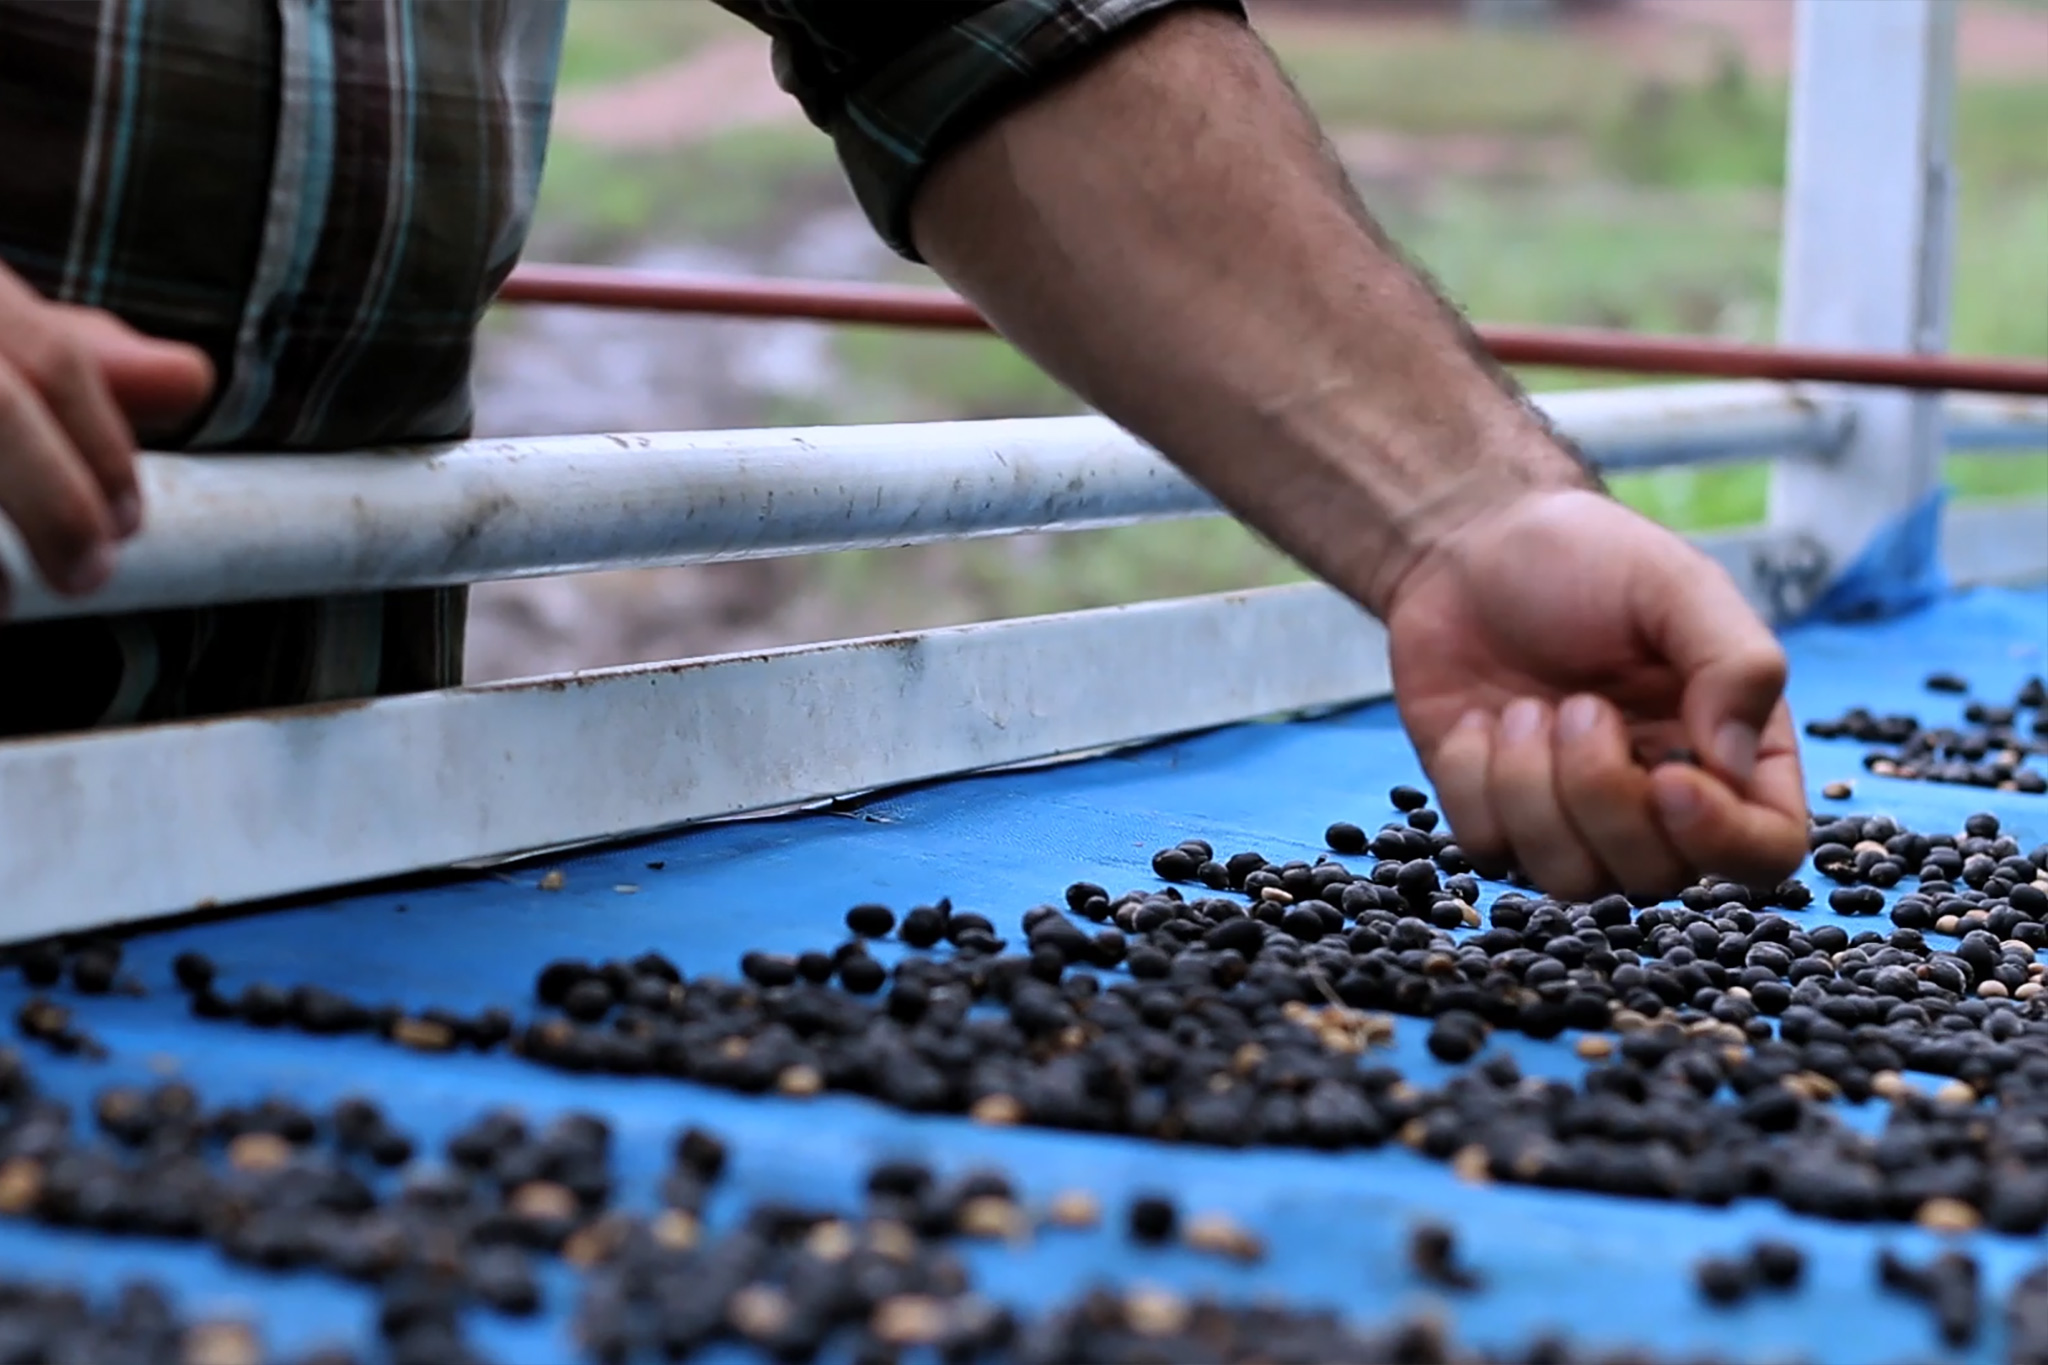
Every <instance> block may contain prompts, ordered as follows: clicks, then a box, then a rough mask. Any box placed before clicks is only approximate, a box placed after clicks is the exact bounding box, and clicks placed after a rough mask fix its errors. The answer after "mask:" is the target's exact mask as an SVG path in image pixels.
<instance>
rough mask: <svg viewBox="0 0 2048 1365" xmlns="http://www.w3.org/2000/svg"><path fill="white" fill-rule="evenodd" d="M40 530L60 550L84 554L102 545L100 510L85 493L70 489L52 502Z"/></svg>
mask: <svg viewBox="0 0 2048 1365" xmlns="http://www.w3.org/2000/svg"><path fill="white" fill-rule="evenodd" d="M37 529H38V530H39V531H40V532H41V533H42V539H43V541H44V543H46V544H48V545H49V546H50V547H51V548H53V549H55V550H56V551H58V552H60V553H63V554H67V555H72V554H82V553H83V552H85V551H86V550H89V549H91V548H92V547H93V546H94V545H96V544H98V543H99V540H100V515H99V508H97V507H96V506H94V505H93V502H92V500H91V499H90V498H88V497H87V496H86V495H85V494H83V493H81V492H75V491H70V490H66V491H64V492H61V493H59V494H57V495H56V496H55V497H53V498H52V499H51V500H50V502H49V504H48V506H47V507H46V508H45V509H44V511H43V514H42V517H41V524H40V526H38V527H37Z"/></svg>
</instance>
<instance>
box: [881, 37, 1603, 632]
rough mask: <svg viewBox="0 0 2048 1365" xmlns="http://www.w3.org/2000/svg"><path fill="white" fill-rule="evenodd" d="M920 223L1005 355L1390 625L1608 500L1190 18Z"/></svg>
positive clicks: (1015, 129) (946, 173) (944, 171)
mask: <svg viewBox="0 0 2048 1365" xmlns="http://www.w3.org/2000/svg"><path fill="white" fill-rule="evenodd" d="M913 228H914V232H915V236H916V243H917V246H918V248H919V249H920V251H921V254H923V256H924V257H925V259H926V260H927V261H929V262H930V263H931V264H932V265H933V266H934V267H935V268H936V269H937V270H938V271H939V272H940V273H941V274H942V275H944V276H946V277H947V278H948V279H949V280H950V281H952V282H953V283H955V284H956V285H958V286H960V287H961V288H962V289H964V290H965V291H966V292H967V293H968V294H970V295H971V296H972V297H973V298H974V299H975V301H976V302H977V303H979V304H981V305H983V306H984V307H985V309H986V310H987V311H988V312H989V313H990V315H991V317H992V318H993V319H994V321H995V322H996V323H997V324H998V325H999V326H1000V327H1001V329H1002V331H1003V332H1004V334H1005V335H1006V336H1008V337H1009V338H1010V339H1011V340H1013V341H1014V342H1016V343H1017V345H1018V346H1020V347H1021V348H1022V349H1024V350H1025V351H1027V352H1029V353H1030V354H1031V355H1032V356H1033V357H1035V358H1036V359H1038V360H1039V362H1040V363H1041V364H1043V365H1045V366H1046V368H1047V369H1049V370H1050V371H1051V372H1052V373H1053V374H1055V375H1056V376H1057V377H1059V378H1060V379H1061V380H1062V381H1063V382H1065V383H1067V384H1068V385H1069V386H1070V387H1072V388H1073V389H1074V390H1075V391H1076V392H1077V393H1079V394H1080V395H1081V396H1082V397H1084V398H1086V399H1087V400H1088V401H1089V402H1090V403H1091V404H1092V405H1094V406H1095V407H1097V408H1099V409H1100V410H1101V411H1103V412H1104V413H1106V414H1108V415H1109V416H1111V417H1113V418H1115V419H1116V420H1117V421H1118V422H1120V423H1122V424H1123V425H1125V426H1128V427H1129V428H1130V429H1132V430H1133V431H1136V432H1138V433H1140V434H1142V435H1143V436H1145V438H1146V439H1147V440H1149V441H1151V442H1152V443H1154V444H1155V445H1157V446H1159V447H1160V448H1161V449H1162V450H1164V451H1166V452H1167V453H1169V454H1170V455H1171V456H1172V457H1173V458H1174V459H1175V460H1176V461H1177V462H1179V463H1180V464H1182V465H1183V466H1185V467H1186V468H1187V470H1188V471H1189V472H1190V473H1191V474H1193V475H1194V476H1195V477H1196V478H1197V479H1199V480H1200V481H1201V482H1202V483H1203V484H1204V485H1205V486H1206V487H1208V488H1209V489H1211V490H1212V491H1213V492H1215V493H1216V494H1217V495H1218V496H1219V497H1220V498H1221V499H1222V500H1223V501H1224V502H1225V503H1226V504H1227V505H1228V506H1229V507H1230V508H1231V509H1232V510H1233V511H1235V512H1236V513H1237V514H1238V515H1239V516H1241V517H1243V518H1244V519H1245V520H1246V521H1248V522H1250V523H1252V524H1253V525H1254V526H1257V527H1259V528H1260V529H1262V530H1264V531H1266V532H1267V533H1269V534H1273V535H1276V536H1277V537H1278V538H1279V540H1280V541H1281V543H1282V544H1283V545H1284V547H1285V548H1286V549H1287V550H1289V551H1290V552H1292V553H1293V554H1295V555H1296V556H1297V557H1298V558H1299V559H1300V560H1301V561H1302V562H1303V564H1304V565H1306V566H1307V567H1308V568H1309V569H1311V570H1313V571H1314V572H1316V573H1317V574H1318V575H1320V576H1322V577H1323V578H1325V579H1327V580H1328V581H1329V582H1331V583H1333V584H1335V585H1337V586H1338V587H1340V588H1342V589H1344V590H1345V591H1346V592H1347V593H1349V594H1351V595H1352V596H1353V597H1355V598H1357V599H1358V600H1359V601H1360V602H1362V603H1364V604H1365V605H1366V606H1367V607H1368V608H1370V609H1371V610H1372V611H1374V612H1375V613H1376V614H1379V615H1382V616H1384V615H1385V613H1386V609H1387V607H1388V605H1389V602H1390V599H1391V596H1392V593H1393V590H1394V587H1395V585H1396V584H1397V583H1398V582H1399V581H1400V579H1401V577H1402V575H1403V574H1404V573H1405V571H1406V570H1408V569H1409V568H1411V567H1412V566H1413V565H1414V563H1415V561H1416V559H1417V557H1418V555H1419V554H1420V552H1421V549H1422V547H1424V546H1425V545H1427V544H1430V543H1432V542H1434V541H1436V540H1439V539H1441V538H1442V537H1444V536H1446V535H1448V534H1451V533H1452V532H1453V531H1454V530H1455V529H1456V527H1457V525H1458V524H1459V523H1460V522H1462V521H1465V520H1469V519H1471V518H1472V517H1474V516H1476V515H1478V514H1479V513H1480V512H1482V511H1484V510H1485V509H1487V508H1488V507H1497V506H1501V505H1504V504H1506V503H1508V502H1509V501H1511V500H1513V499H1514V498H1515V497H1516V496H1518V495H1519V494H1520V493H1522V492H1524V491H1526V490H1528V489H1531V488H1588V487H1592V486H1594V485H1595V481H1594V480H1593V478H1592V476H1591V475H1590V474H1588V472H1587V471H1586V470H1585V468H1584V467H1583V466H1582V465H1581V463H1580V462H1579V461H1578V460H1577V459H1576V458H1575V457H1574V456H1572V455H1571V454H1568V453H1567V452H1566V451H1565V450H1564V449H1562V448H1561V447H1560V446H1559V444H1558V443H1557V442H1556V441H1555V440H1553V439H1551V438H1550V436H1549V435H1548V433H1547V432H1546V430H1545V429H1544V425H1543V423H1542V421H1541V419H1540V417H1539V416H1537V415H1536V414H1535V413H1534V412H1533V410H1532V409H1531V408H1530V407H1529V406H1528V405H1527V404H1526V403H1524V402H1522V401H1521V400H1520V399H1519V397H1518V396H1517V395H1516V394H1515V393H1514V392H1513V391H1512V390H1511V388H1510V386H1509V384H1508V381H1506V380H1505V378H1504V377H1503V376H1501V375H1500V374H1499V373H1498V371H1497V370H1496V369H1495V368H1494V367H1493V366H1492V364H1491V362H1490V360H1488V359H1486V358H1485V357H1484V354H1483V352H1481V351H1479V349H1478V344H1477V342H1476V340H1475V339H1474V338H1473V336H1472V334H1471V332H1470V330H1469V329H1468V328H1467V327H1466V326H1465V324H1464V323H1463V321H1462V320H1461V319H1460V318H1459V317H1458V315H1457V314H1456V313H1454V312H1453V311H1451V310H1450V309H1449V308H1447V307H1446V306H1445V305H1444V304H1443V303H1441V302H1440V301H1439V300H1438V298H1437V297H1436V295H1435V294H1434V293H1433V292H1432V291H1431V290H1430V289H1429V288H1428V287H1427V286H1426V285H1424V284H1423V283H1422V281H1421V280H1420V279H1418V278H1417V276H1416V274H1415V273H1414V272H1413V271H1412V270H1410V269H1409V268H1408V266H1407V265H1406V264H1405V263H1404V262H1403V261H1402V260H1401V259H1400V257H1399V256H1398V254H1397V253H1396V252H1395V250H1394V249H1393V248H1392V247H1391V246H1390V245H1389V244H1388V243H1387V242H1386V241H1385V240H1384V238H1383V237H1381V235H1380V234H1379V233H1378V232H1377V230H1376V229H1375V228H1374V226H1373V225H1372V222H1371V220H1370V218H1368V217H1367V215H1366V213H1365V210H1364V208H1363V206H1362V205H1360V204H1359V203H1358V202H1357V200H1356V198H1355V196H1354V195H1353V193H1352V190H1351V188H1350V185H1349V183H1348V181H1347V180H1346V178H1345V175H1344V171H1343V169H1342V167H1341V166H1339V165H1338V164H1337V162H1336V160H1335V158H1334V157H1333V156H1332V155H1331V154H1330V153H1329V151H1328V149H1327V147H1326V145H1325V143H1324V141H1323V139H1322V136H1321V134H1320V132H1319V131H1318V129H1317V128H1316V126H1315V124H1314V123H1313V122H1312V121H1311V120H1310V118H1309V117H1308V116H1307V114H1306V113H1305V112H1304V111H1303V110H1302V109H1301V107H1300V105H1299V103H1298V102H1297V100H1296V99H1295V96H1294V93H1293V91H1292V89H1291V88H1290V87H1289V85H1288V84H1287V81H1286V79H1285V78H1284V77H1283V76H1282V75H1281V73H1280V72H1279V70H1278V69H1277V68H1276V66H1275V65H1274V63H1273V61H1272V59H1271V58H1270V57H1269V56H1268V55H1267V53H1266V50H1265V48H1264V46H1263V45H1262V44H1261V43H1260V42H1259V41H1258V39H1257V38H1256V37H1254V36H1253V35H1252V33H1251V32H1250V31H1249V30H1248V29H1247V28H1246V27H1245V26H1244V25H1243V24H1242V23H1241V22H1240V21H1238V20H1236V19H1234V18H1231V17H1229V16H1228V15H1226V14H1223V13H1219V12H1214V11H1209V10H1203V9H1183V10H1179V11H1170V12H1168V13H1167V14H1165V15H1163V16H1160V17H1159V18H1158V19H1157V20H1156V21H1155V22H1154V23H1153V24H1152V25H1151V26H1150V27H1149V28H1148V29H1146V30H1144V31H1141V32H1138V33H1134V34H1132V35H1130V36H1129V37H1128V38H1127V39H1126V40H1125V42H1124V43H1123V44H1122V45H1121V46H1119V47H1118V48H1117V49H1115V50H1114V51H1112V52H1111V53H1109V54H1107V55H1105V56H1103V57H1102V58H1101V59H1100V60H1099V61H1097V62H1096V63H1095V64H1094V65H1092V66H1091V67H1090V68H1088V69H1087V70H1086V71H1084V72H1082V73H1080V74H1078V75H1076V76H1075V77H1073V78H1071V79H1069V80H1067V81H1065V82H1063V83H1061V84H1059V85H1058V86H1056V87H1055V88H1053V89H1050V90H1048V91H1046V92H1045V93H1043V94H1041V95H1040V96H1039V97H1038V98H1037V99H1035V100H1034V101H1032V102H1031V103H1030V104H1029V105H1028V106H1026V107H1024V108H1021V109H1018V110H1016V111H1015V112H1013V113H1011V114H1010V115H1009V116H1008V117H1006V118H1003V119H1001V120H999V121H998V122H996V123H995V124H994V125H993V126H992V127H990V128H989V129H988V130H986V131H984V132H983V133H982V134H981V135H980V136H978V137H977V138H975V139H973V140H972V141H971V142H970V143H969V144H968V145H967V146H966V147H964V148H962V149H961V150H960V151H958V152H957V153H955V154H953V155H951V156H949V157H946V158H944V159H942V160H941V161H940V163H939V165H938V166H937V167H936V168H935V169H934V170H933V172H932V173H931V174H930V176H929V178H928V179H927V180H926V182H925V184H924V186H923V189H922V192H921V193H920V195H919V196H918V198H917V200H916V206H915V210H914V217H913Z"/></svg>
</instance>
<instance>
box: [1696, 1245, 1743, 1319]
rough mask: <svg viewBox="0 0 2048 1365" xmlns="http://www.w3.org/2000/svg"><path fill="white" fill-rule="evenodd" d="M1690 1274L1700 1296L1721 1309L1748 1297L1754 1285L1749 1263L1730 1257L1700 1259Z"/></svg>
mask: <svg viewBox="0 0 2048 1365" xmlns="http://www.w3.org/2000/svg"><path fill="white" fill-rule="evenodd" d="M1692 1273H1693V1283H1694V1284H1696V1285H1697V1286H1698V1287H1699V1291H1700V1296H1701V1297H1702V1298H1704V1299H1706V1300H1707V1302H1709V1303H1712V1304H1717V1305H1720V1306H1723V1307H1725V1306H1727V1305H1730V1304H1735V1303H1740V1302H1741V1301H1742V1300H1743V1299H1745V1298H1747V1297H1749V1292H1750V1289H1751V1288H1752V1287H1753V1283H1754V1282H1753V1281H1752V1279H1751V1266H1750V1264H1749V1262H1747V1261H1741V1260H1737V1259H1736V1258H1734V1257H1732V1256H1706V1257H1702V1258H1701V1259H1700V1260H1699V1261H1697V1262H1695V1263H1694V1265H1693V1270H1692Z"/></svg>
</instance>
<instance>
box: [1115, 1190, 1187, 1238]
mask: <svg viewBox="0 0 2048 1365" xmlns="http://www.w3.org/2000/svg"><path fill="white" fill-rule="evenodd" d="M1179 1222H1180V1211H1179V1210H1178V1209H1177V1208H1175V1207H1174V1203H1173V1201H1172V1200H1171V1199H1169V1198H1167V1197H1166V1196H1165V1195H1162V1194H1144V1195H1139V1196H1138V1197H1137V1198H1135V1199H1133V1200H1132V1201H1131V1206H1130V1211H1129V1214H1128V1216H1127V1226H1128V1227H1129V1229H1130V1234H1131V1240H1132V1241H1134V1242H1141V1243H1145V1244H1147V1245H1153V1246H1156V1245H1158V1244H1160V1243H1163V1242H1167V1241H1170V1240H1172V1238H1173V1234H1174V1231H1175V1228H1176V1227H1177V1225H1178V1224H1179Z"/></svg>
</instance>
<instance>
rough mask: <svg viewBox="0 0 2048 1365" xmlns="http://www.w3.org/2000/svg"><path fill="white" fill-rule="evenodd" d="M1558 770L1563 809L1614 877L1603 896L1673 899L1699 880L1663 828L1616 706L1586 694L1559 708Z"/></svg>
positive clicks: (1646, 777) (1607, 880)
mask: <svg viewBox="0 0 2048 1365" xmlns="http://www.w3.org/2000/svg"><path fill="white" fill-rule="evenodd" d="M1555 768H1556V773H1557V797H1558V802H1559V804H1560V805H1561V806H1562V807H1563V809H1564V812H1565V815H1566V816H1567V817H1568V818H1569V819H1570V821H1571V823H1572V826H1573V827H1574V828H1575V829H1576V830H1577V831H1578V834H1579V837H1580V839H1581V840H1582V841H1583V843H1584V845H1585V847H1586V849H1587V850H1588V851H1589V852H1590V853H1591V854H1592V855H1593V856H1594V857H1595V858H1597V859H1598V860H1599V862H1600V864H1601V865H1602V867H1603V868H1604V870H1605V872H1606V874H1607V875H1606V876H1605V878H1603V882H1604V885H1603V886H1602V887H1601V888H1599V889H1605V887H1606V886H1613V885H1618V886H1620V887H1621V889H1622V890H1624V891H1626V892H1628V893H1629V894H1631V895H1652V894H1654V895H1658V896H1668V895H1671V894H1673V893H1674V892H1676V891H1678V890H1679V889H1680V888H1681V887H1683V886H1684V885H1685V884H1686V883H1687V882H1688V881H1690V880H1691V876H1690V875H1689V874H1688V871H1687V868H1686V865H1685V861H1684V860H1683V859H1682V858H1681V857H1680V856H1679V854H1678V852H1677V850H1675V849H1673V848H1672V847H1671V841H1670V840H1668V839H1667V838H1665V837H1664V832H1663V830H1662V829H1660V828H1659V827H1658V823H1657V817H1656V811H1655V807H1654V806H1653V805H1652V803H1651V799H1650V775H1649V774H1648V773H1647V772H1645V771H1644V770H1643V768H1642V767H1641V766H1640V765H1639V764H1638V763H1637V762H1636V760H1635V755H1634V752H1633V745H1632V744H1631V742H1630V739H1629V733H1628V727H1627V726H1626V725H1625V724H1623V722H1622V718H1621V713H1620V712H1619V711H1617V710H1615V708H1614V707H1613V705H1612V704H1611V703H1609V702H1606V701H1604V700H1602V699H1601V698H1599V697H1594V696H1589V695H1585V694H1581V695H1579V696H1575V697H1572V698H1570V699H1569V700H1567V701H1566V702H1565V704H1564V705H1563V706H1561V707H1559V708H1558V713H1557V743H1556V760H1555ZM1585 894H1586V896H1591V895H1593V894H1597V891H1588V892H1587V893H1585ZM1583 898H1584V897H1582V899H1583Z"/></svg>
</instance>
